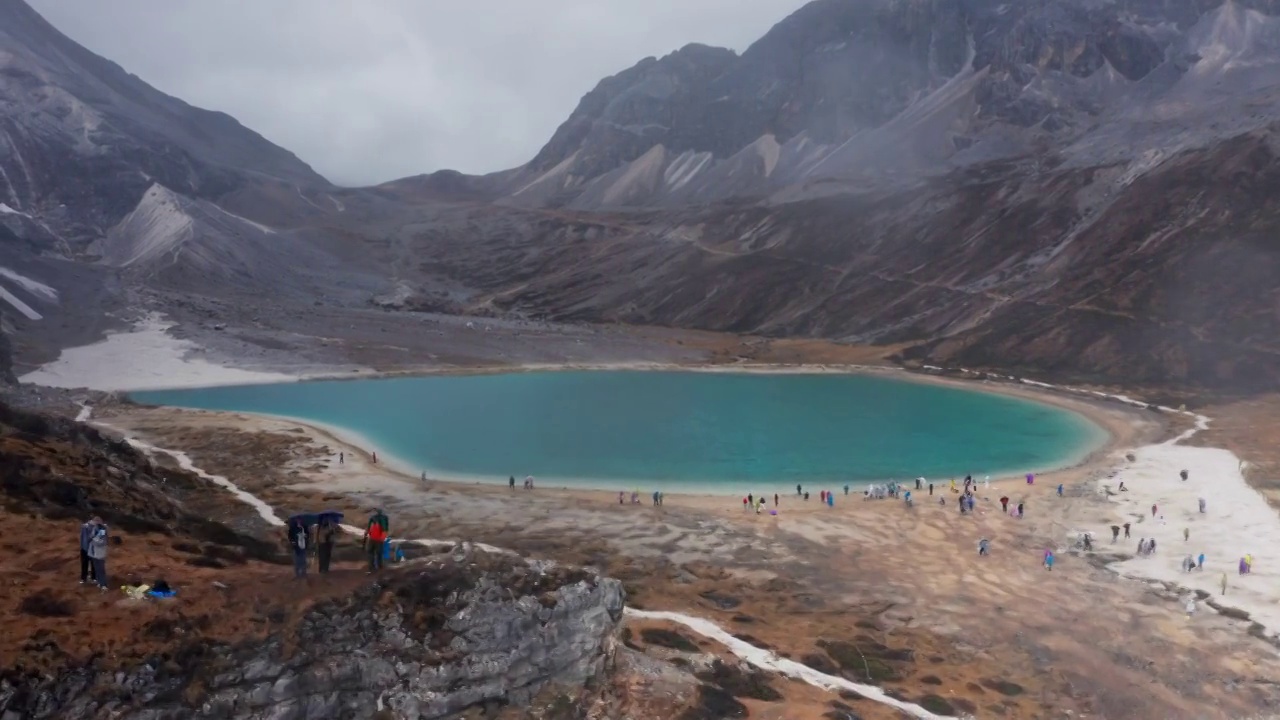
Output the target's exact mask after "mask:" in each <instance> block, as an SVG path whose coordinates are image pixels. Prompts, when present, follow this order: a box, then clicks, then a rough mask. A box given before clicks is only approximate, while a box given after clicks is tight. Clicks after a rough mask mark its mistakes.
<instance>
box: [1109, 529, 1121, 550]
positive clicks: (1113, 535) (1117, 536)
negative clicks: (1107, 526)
mask: <svg viewBox="0 0 1280 720" xmlns="http://www.w3.org/2000/svg"><path fill="white" fill-rule="evenodd" d="M1119 539H1120V526H1119V525H1112V526H1111V544H1112V545H1115V544H1116V541H1117V540H1119Z"/></svg>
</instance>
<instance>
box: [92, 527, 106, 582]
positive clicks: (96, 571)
mask: <svg viewBox="0 0 1280 720" xmlns="http://www.w3.org/2000/svg"><path fill="white" fill-rule="evenodd" d="M90 522H92V523H93V532H92V533H91V534H90V535H89V550H88V553H89V560H90V561H91V562H92V563H93V577H94V579H95V580H97V582H98V589H99V590H103V591H105V590H106V589H107V524H106V523H104V522H102V518H100V517H96V516H95V517H94V518H93V520H91V521H90Z"/></svg>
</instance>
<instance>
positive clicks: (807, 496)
mask: <svg viewBox="0 0 1280 720" xmlns="http://www.w3.org/2000/svg"><path fill="white" fill-rule="evenodd" d="M804 499H805V502H808V500H809V491H808V490H806V491H805V493H804Z"/></svg>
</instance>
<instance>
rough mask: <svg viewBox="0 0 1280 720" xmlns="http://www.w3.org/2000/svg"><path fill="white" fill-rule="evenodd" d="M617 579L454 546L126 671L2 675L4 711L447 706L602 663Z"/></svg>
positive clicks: (612, 625) (297, 714) (571, 680)
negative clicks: (258, 625) (282, 619)
mask: <svg viewBox="0 0 1280 720" xmlns="http://www.w3.org/2000/svg"><path fill="white" fill-rule="evenodd" d="M623 600H624V594H623V590H622V586H621V583H619V582H618V581H616V580H612V579H608V578H601V577H599V576H597V575H595V574H593V573H591V572H589V571H584V570H578V569H572V568H563V567H557V566H549V565H540V564H537V563H533V564H527V563H525V562H524V561H522V560H519V559H516V558H508V557H494V556H490V555H486V554H483V553H477V554H470V553H468V554H465V555H463V554H455V555H454V556H453V557H451V558H443V559H436V560H432V561H428V562H427V563H426V564H424V565H421V566H418V567H410V568H403V569H399V570H395V571H389V572H388V573H387V574H386V576H384V579H383V583H382V585H381V586H377V585H371V586H366V587H364V588H362V589H360V590H359V591H357V592H356V593H355V594H353V595H352V596H350V597H348V598H345V599H341V600H330V601H325V602H322V603H319V604H318V605H316V606H314V607H312V608H311V609H310V610H308V611H307V612H305V613H304V614H303V615H302V616H301V617H300V618H299V619H298V620H297V621H296V623H293V624H289V623H287V622H286V623H285V626H286V627H285V629H282V630H281V631H279V632H276V633H273V634H272V635H271V636H270V638H269V639H268V640H267V641H265V642H252V643H245V644H243V645H241V646H238V647H225V646H224V647H201V646H193V647H189V648H185V649H182V650H179V651H177V652H175V653H174V654H173V655H172V656H171V657H170V659H169V660H168V661H165V662H161V661H160V660H159V659H157V660H156V661H155V662H154V663H151V664H148V665H145V666H143V667H140V668H137V669H134V670H132V671H130V672H127V673H125V672H118V673H115V674H112V673H102V672H95V671H94V670H93V669H92V668H87V669H84V670H82V671H80V672H76V673H71V674H64V675H62V676H60V677H58V678H26V679H23V680H15V679H14V678H12V677H11V678H6V679H3V680H0V717H4V718H6V719H7V718H9V717H10V714H16V715H15V716H16V717H23V718H53V717H98V716H105V715H111V716H112V717H116V718H133V719H135V720H162V719H168V718H175V719H176V718H190V717H217V718H244V719H246V720H251V719H257V718H262V719H265V718H272V719H273V720H311V719H315V720H320V719H321V718H336V717H342V718H372V717H375V715H376V714H377V713H378V711H379V710H380V709H386V710H389V711H391V713H392V714H393V716H394V717H407V718H444V717H450V716H452V715H455V714H456V713H458V712H460V711H462V710H465V709H466V708H468V707H471V706H474V705H479V704H484V703H496V704H514V705H523V704H526V703H528V702H529V701H530V700H532V699H533V697H534V696H535V695H537V694H538V693H539V692H540V691H542V690H543V689H544V688H547V687H548V686H553V685H554V686H568V687H574V686H577V687H581V686H582V685H583V683H585V682H587V681H588V680H590V679H592V678H595V677H598V676H600V675H601V674H602V672H603V671H604V670H605V669H606V667H607V666H608V665H609V664H610V662H611V660H612V656H613V652H614V642H615V641H614V631H615V629H616V627H617V623H618V622H619V620H620V619H621V617H622V608H623Z"/></svg>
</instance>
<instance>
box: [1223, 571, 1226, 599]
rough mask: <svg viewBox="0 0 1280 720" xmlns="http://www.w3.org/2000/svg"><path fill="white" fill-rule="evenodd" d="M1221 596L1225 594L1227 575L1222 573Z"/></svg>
mask: <svg viewBox="0 0 1280 720" xmlns="http://www.w3.org/2000/svg"><path fill="white" fill-rule="evenodd" d="M1222 594H1223V595H1226V594H1227V574H1226V573H1222Z"/></svg>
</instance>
